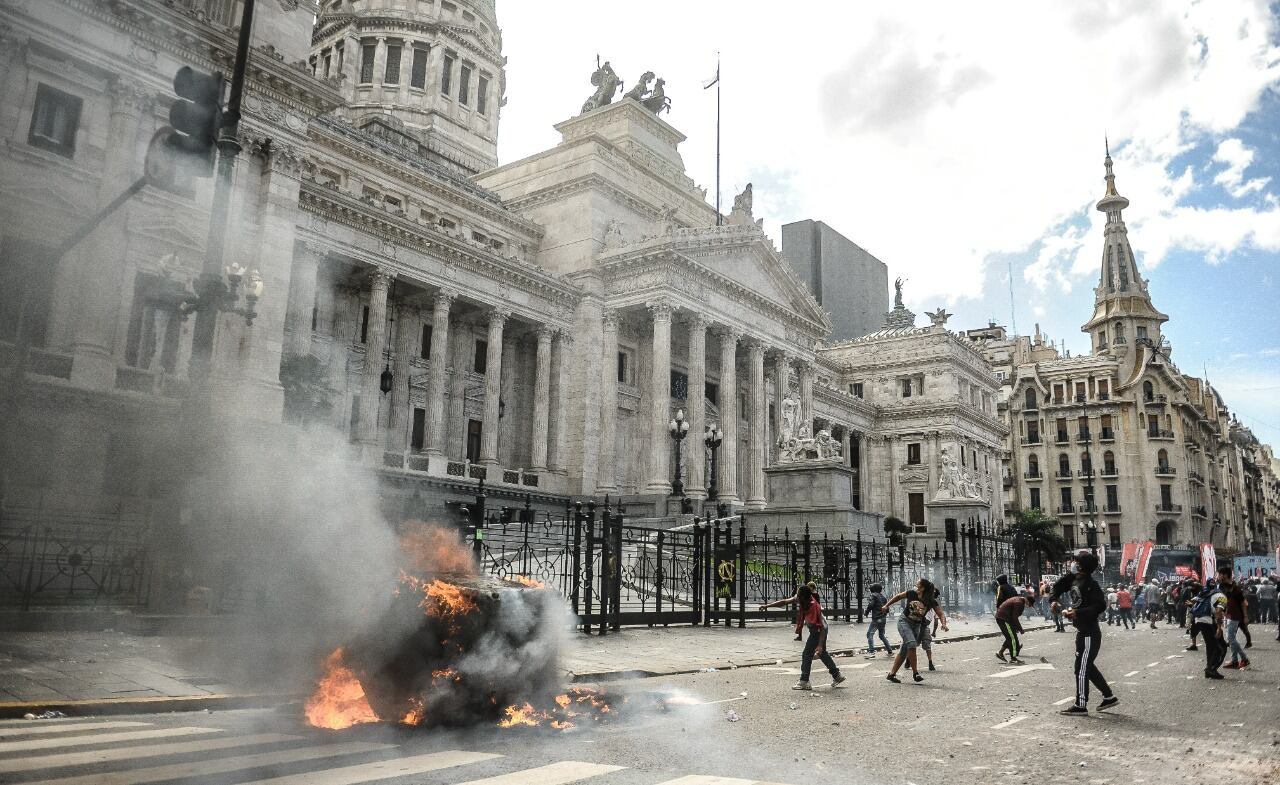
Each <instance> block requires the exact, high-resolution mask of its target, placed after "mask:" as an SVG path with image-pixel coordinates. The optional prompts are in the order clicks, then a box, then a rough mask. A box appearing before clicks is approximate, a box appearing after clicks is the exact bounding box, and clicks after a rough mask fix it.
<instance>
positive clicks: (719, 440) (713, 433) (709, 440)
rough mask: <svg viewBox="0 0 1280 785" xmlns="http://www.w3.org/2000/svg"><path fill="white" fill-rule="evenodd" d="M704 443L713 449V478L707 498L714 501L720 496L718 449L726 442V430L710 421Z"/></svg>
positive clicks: (709, 483) (704, 435) (703, 437)
mask: <svg viewBox="0 0 1280 785" xmlns="http://www.w3.org/2000/svg"><path fill="white" fill-rule="evenodd" d="M702 443H703V444H705V445H706V447H707V449H708V450H710V451H711V478H710V482H708V483H707V498H708V499H709V500H711V501H712V502H714V501H715V500H716V499H718V498H720V490H719V488H717V487H716V476H717V473H716V450H718V449H720V445H721V444H723V443H724V431H722V430H720V427H719V426H718V425H716V424H715V423H708V424H707V430H706V432H705V433H704V434H703V435H702Z"/></svg>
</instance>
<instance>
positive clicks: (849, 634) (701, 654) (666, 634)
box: [0, 618, 1052, 718]
mask: <svg viewBox="0 0 1280 785" xmlns="http://www.w3.org/2000/svg"><path fill="white" fill-rule="evenodd" d="M1050 626H1052V625H1044V626H1039V625H1037V626H1032V625H1030V624H1029V625H1028V627H1027V629H1028V630H1035V629H1045V628H1047V627H1050ZM886 633H887V635H888V637H889V639H890V640H891V641H892V642H894V643H896V642H897V635H896V633H895V632H894V631H893V627H892V625H890V626H889V628H888V629H887V630H886ZM998 634H999V633H998V631H997V630H996V625H995V622H994V620H992V619H989V618H988V619H983V620H978V621H958V622H953V623H952V625H951V632H950V633H948V634H944V635H943V636H941V637H939V638H938V639H937V641H936V642H937V643H947V642H949V641H958V640H971V639H973V638H975V637H994V636H996V635H998ZM569 641H570V644H569V646H568V648H567V651H566V652H565V653H564V656H563V658H562V664H561V667H562V668H563V669H564V671H565V675H566V678H568V679H571V680H573V681H601V680H608V679H616V678H624V677H627V676H640V677H644V676H662V675H672V674H679V673H693V672H697V671H700V670H704V669H707V668H716V669H717V670H719V669H728V668H740V667H751V666H757V665H773V664H775V663H777V662H778V661H779V660H781V661H782V662H798V661H799V659H800V651H801V645H800V644H799V643H798V642H796V641H794V640H793V632H792V628H791V626H790V625H788V624H784V623H781V622H755V623H749V624H748V625H747V626H746V627H745V628H742V629H739V628H738V627H736V626H734V627H724V626H719V627H713V628H710V629H708V628H704V627H696V628H695V627H692V626H688V627H686V626H681V627H654V628H647V627H628V628H624V629H623V630H622V631H621V632H617V633H613V632H611V633H610V634H608V635H605V636H596V635H591V636H587V635H584V634H582V633H575V634H571V635H570V638H569ZM202 643H203V641H202V639H200V638H195V637H179V636H142V635H136V634H132V633H126V632H65V631H64V632H19V633H8V634H6V635H5V636H4V639H3V641H0V718H3V717H21V716H23V715H24V714H26V713H34V714H39V713H41V712H43V711H46V710H49V709H53V710H57V711H62V712H64V713H66V714H72V715H77V714H78V715H84V714H104V713H126V712H164V711H189V710H195V709H205V708H209V709H213V708H220V709H225V708H237V707H244V706H264V705H275V704H278V703H282V702H286V701H288V700H295V699H297V698H298V697H300V696H298V695H290V694H284V693H280V692H274V693H273V692H264V691H261V690H253V689H249V688H246V687H244V686H243V685H236V684H230V683H226V682H225V681H224V679H225V678H226V676H225V674H219V673H217V672H216V669H211V668H210V666H203V667H201V666H195V665H193V664H192V663H195V662H199V661H200V660H201V658H200V657H198V656H196V655H197V654H198V652H200V651H201V649H202V648H203V647H202ZM865 645H866V625H865V624H857V623H852V624H849V623H845V622H842V621H837V622H834V623H833V624H832V628H831V634H830V649H831V652H832V654H834V655H837V656H839V655H841V654H849V653H853V652H856V651H858V650H860V649H861V648H862V647H864V646H865Z"/></svg>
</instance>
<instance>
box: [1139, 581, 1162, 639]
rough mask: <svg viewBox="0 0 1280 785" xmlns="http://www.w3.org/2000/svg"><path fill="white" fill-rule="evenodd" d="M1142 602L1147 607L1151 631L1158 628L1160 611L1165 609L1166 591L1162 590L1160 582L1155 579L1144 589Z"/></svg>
mask: <svg viewBox="0 0 1280 785" xmlns="http://www.w3.org/2000/svg"><path fill="white" fill-rule="evenodd" d="M1142 602H1143V604H1144V605H1146V606H1147V622H1148V623H1150V624H1151V629H1153V630H1154V629H1155V628H1156V622H1157V621H1159V620H1160V609H1161V608H1163V607H1164V591H1163V590H1162V589H1161V588H1160V582H1159V581H1157V580H1156V579H1155V578H1152V579H1151V582H1150V583H1148V584H1147V585H1146V586H1145V587H1143V588H1142Z"/></svg>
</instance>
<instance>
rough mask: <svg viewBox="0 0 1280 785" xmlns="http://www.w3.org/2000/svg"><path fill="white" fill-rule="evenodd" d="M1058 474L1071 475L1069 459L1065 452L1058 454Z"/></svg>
mask: <svg viewBox="0 0 1280 785" xmlns="http://www.w3.org/2000/svg"><path fill="white" fill-rule="evenodd" d="M1058 476H1059V477H1070V476H1071V459H1070V458H1068V457H1067V454H1066V453H1065V452H1064V453H1063V454H1061V455H1059V456H1058Z"/></svg>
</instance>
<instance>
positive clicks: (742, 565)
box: [735, 512, 747, 629]
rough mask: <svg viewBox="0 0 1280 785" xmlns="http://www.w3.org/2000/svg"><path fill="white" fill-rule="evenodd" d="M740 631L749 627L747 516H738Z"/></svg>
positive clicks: (744, 514) (743, 514) (737, 576)
mask: <svg viewBox="0 0 1280 785" xmlns="http://www.w3.org/2000/svg"><path fill="white" fill-rule="evenodd" d="M735 577H736V578H737V584H738V629H742V628H744V627H746V626H747V514H746V513H745V512H744V513H742V514H741V515H740V516H738V572H737V575H736V576H735Z"/></svg>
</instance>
